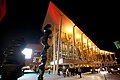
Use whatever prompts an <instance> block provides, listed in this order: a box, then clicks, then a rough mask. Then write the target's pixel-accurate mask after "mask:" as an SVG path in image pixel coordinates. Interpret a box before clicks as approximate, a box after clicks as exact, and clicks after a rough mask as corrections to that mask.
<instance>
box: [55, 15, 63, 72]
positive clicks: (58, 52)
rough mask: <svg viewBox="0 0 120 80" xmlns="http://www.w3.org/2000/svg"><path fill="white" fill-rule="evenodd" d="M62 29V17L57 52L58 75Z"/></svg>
mask: <svg viewBox="0 0 120 80" xmlns="http://www.w3.org/2000/svg"><path fill="white" fill-rule="evenodd" d="M61 27H62V16H61V17H60V24H59V33H58V51H57V65H56V74H58V69H59V54H60V48H61V45H60V42H61Z"/></svg>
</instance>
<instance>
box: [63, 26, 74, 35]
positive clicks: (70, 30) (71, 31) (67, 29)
mask: <svg viewBox="0 0 120 80" xmlns="http://www.w3.org/2000/svg"><path fill="white" fill-rule="evenodd" d="M65 32H66V33H69V34H72V33H73V29H72V28H71V27H66V29H65Z"/></svg>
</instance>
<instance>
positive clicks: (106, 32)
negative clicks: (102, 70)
mask: <svg viewBox="0 0 120 80" xmlns="http://www.w3.org/2000/svg"><path fill="white" fill-rule="evenodd" d="M52 1H53V3H54V4H55V5H56V6H58V8H60V10H62V11H63V13H65V14H66V15H67V16H68V17H69V18H70V19H71V20H72V21H73V22H74V23H75V24H76V25H77V26H78V27H79V28H80V29H81V30H82V31H83V32H84V33H85V34H86V35H87V36H88V37H89V38H90V39H91V40H92V41H93V42H94V43H95V44H96V45H97V46H98V47H99V48H100V49H104V50H110V51H116V50H117V49H116V47H115V45H114V41H116V40H120V36H119V34H120V31H119V26H120V24H119V22H120V20H119V18H120V15H119V14H120V12H119V7H120V5H118V3H119V2H117V1H105V0H52ZM48 3H49V0H7V14H6V17H5V18H4V19H3V21H2V22H1V23H0V36H1V45H2V46H5V45H7V42H8V41H9V40H10V39H12V38H15V37H17V36H25V38H26V40H27V42H37V41H38V40H39V37H40V36H41V26H42V24H43V21H44V17H45V15H46V11H47V7H48Z"/></svg>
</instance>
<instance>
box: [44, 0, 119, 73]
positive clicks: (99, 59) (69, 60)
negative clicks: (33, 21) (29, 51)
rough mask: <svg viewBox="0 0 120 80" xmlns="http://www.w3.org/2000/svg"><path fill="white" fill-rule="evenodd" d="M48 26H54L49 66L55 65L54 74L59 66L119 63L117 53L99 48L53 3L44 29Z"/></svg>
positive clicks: (49, 52)
mask: <svg viewBox="0 0 120 80" xmlns="http://www.w3.org/2000/svg"><path fill="white" fill-rule="evenodd" d="M46 24H51V25H52V27H51V30H52V35H51V37H50V38H49V44H50V46H51V47H50V48H49V50H48V63H47V65H53V72H55V71H56V72H57V70H58V68H59V65H69V67H75V66H76V67H78V66H80V67H101V66H113V65H115V64H116V63H117V62H116V60H115V53H113V52H110V51H106V50H101V49H100V48H99V47H97V45H95V44H94V42H92V41H91V40H90V39H89V38H88V37H87V35H85V33H83V32H82V31H81V30H80V29H79V28H78V26H76V25H75V24H74V23H73V22H72V21H71V20H70V19H69V18H68V17H67V16H66V15H65V14H64V13H63V12H62V11H61V10H60V9H58V8H57V7H56V6H55V5H54V4H53V3H52V2H50V3H49V7H48V10H47V13H46V17H45V20H44V24H43V27H44V26H45V25H46ZM49 62H50V63H49Z"/></svg>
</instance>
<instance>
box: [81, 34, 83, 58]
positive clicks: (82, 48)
mask: <svg viewBox="0 0 120 80" xmlns="http://www.w3.org/2000/svg"><path fill="white" fill-rule="evenodd" d="M81 51H82V53H81V55H82V57H81V58H82V60H83V54H84V53H83V33H82V34H81Z"/></svg>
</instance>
